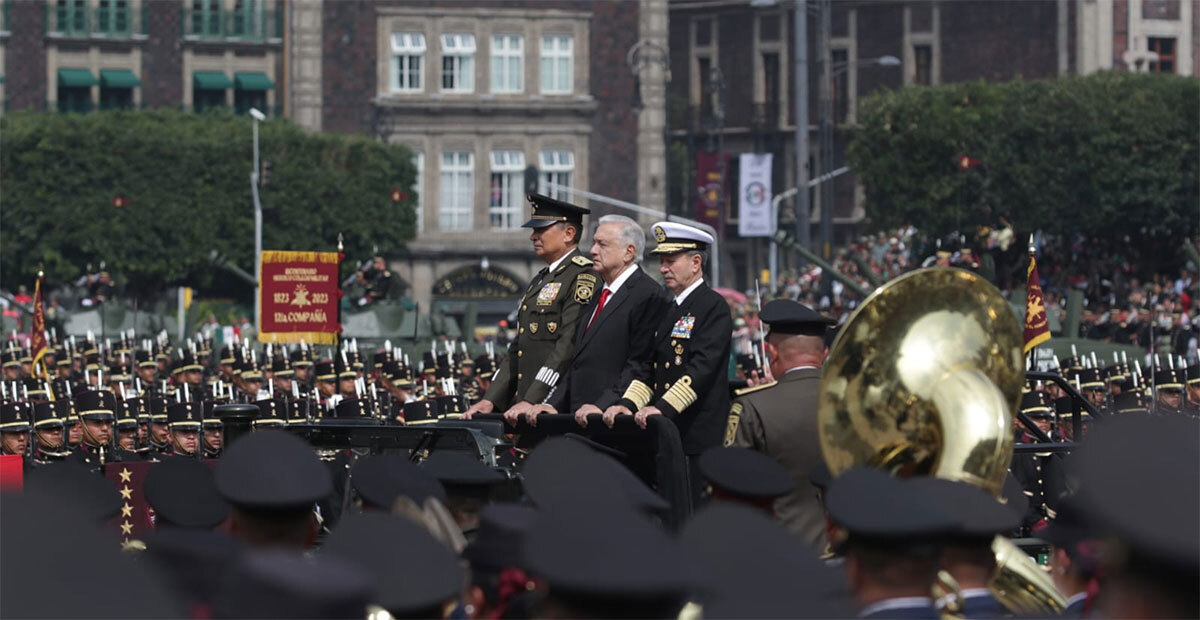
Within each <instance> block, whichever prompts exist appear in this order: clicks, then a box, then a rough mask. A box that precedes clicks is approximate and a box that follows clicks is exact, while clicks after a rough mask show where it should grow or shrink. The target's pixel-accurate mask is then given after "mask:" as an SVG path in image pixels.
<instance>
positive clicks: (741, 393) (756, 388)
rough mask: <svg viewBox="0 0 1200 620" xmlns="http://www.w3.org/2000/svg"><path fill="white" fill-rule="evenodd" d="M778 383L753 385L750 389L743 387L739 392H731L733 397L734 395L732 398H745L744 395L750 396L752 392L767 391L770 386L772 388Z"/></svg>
mask: <svg viewBox="0 0 1200 620" xmlns="http://www.w3.org/2000/svg"><path fill="white" fill-rule="evenodd" d="M778 383H779V382H778V381H771V382H769V383H760V384H759V385H755V386H752V387H744V388H742V389H740V390H735V391H734V392H733V395H734V396H745V395H747V394H752V393H754V392H757V391H759V390H765V389H767V388H769V387H772V386H774V385H776V384H778Z"/></svg>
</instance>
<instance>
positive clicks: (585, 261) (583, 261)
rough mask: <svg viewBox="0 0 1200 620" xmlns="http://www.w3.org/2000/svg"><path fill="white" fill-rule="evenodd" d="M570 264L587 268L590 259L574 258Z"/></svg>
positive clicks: (590, 262) (590, 261)
mask: <svg viewBox="0 0 1200 620" xmlns="http://www.w3.org/2000/svg"><path fill="white" fill-rule="evenodd" d="M571 262H572V263H575V264H576V265H579V266H580V267H589V266H591V264H592V259H590V258H588V257H586V256H576V257H575V258H572V259H571Z"/></svg>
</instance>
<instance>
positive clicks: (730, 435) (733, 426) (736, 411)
mask: <svg viewBox="0 0 1200 620" xmlns="http://www.w3.org/2000/svg"><path fill="white" fill-rule="evenodd" d="M741 420H742V403H733V406H732V407H730V408H729V421H728V422H726V423H725V447H726V448H728V447H729V446H732V445H733V442H734V440H736V439H737V429H738V423H739V422H741Z"/></svg>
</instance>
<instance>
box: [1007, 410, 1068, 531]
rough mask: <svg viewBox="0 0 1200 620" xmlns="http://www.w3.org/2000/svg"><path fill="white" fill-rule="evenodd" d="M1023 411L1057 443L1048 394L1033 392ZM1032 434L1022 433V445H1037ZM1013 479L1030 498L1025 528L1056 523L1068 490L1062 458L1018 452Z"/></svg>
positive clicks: (1013, 465) (1042, 453)
mask: <svg viewBox="0 0 1200 620" xmlns="http://www.w3.org/2000/svg"><path fill="white" fill-rule="evenodd" d="M1021 412H1022V413H1024V414H1025V415H1026V416H1028V417H1029V418H1030V419H1031V420H1033V422H1034V423H1035V424H1036V425H1037V426H1038V428H1039V429H1041V430H1042V432H1044V433H1046V434H1047V435H1049V436H1050V439H1051V440H1055V435H1054V434H1053V428H1052V424H1053V421H1054V412H1053V409H1052V408H1051V406H1050V403H1048V402H1047V401H1046V394H1045V392H1041V391H1037V390H1035V391H1031V392H1026V393H1025V394H1023V395H1022V396H1021ZM1036 441H1037V439H1036V438H1034V437H1033V436H1032V435H1031V434H1028V433H1025V434H1022V435H1021V437H1020V438H1019V440H1018V442H1019V443H1035V442H1036ZM1009 470H1010V471H1012V474H1013V477H1015V478H1016V479H1017V482H1019V483H1020V484H1021V488H1022V489H1023V490H1024V492H1025V496H1026V497H1028V498H1029V511H1028V512H1027V513H1026V515H1025V519H1024V523H1023V526H1024V527H1026V528H1033V527H1034V526H1035V525H1037V523H1038V522H1039V521H1042V520H1047V521H1050V520H1053V519H1054V515H1055V510H1054V507H1055V506H1056V505H1057V502H1058V497H1059V495H1061V494H1062V492H1063V491H1065V490H1066V472H1065V470H1064V468H1063V463H1062V460H1061V459H1060V457H1058V456H1056V455H1055V454H1053V453H1051V452H1034V453H1029V452H1026V453H1014V454H1013V460H1012V465H1011V466H1010V467H1009Z"/></svg>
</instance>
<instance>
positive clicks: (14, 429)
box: [0, 401, 33, 457]
mask: <svg viewBox="0 0 1200 620" xmlns="http://www.w3.org/2000/svg"><path fill="white" fill-rule="evenodd" d="M32 409H33V406H32V405H30V404H29V403H26V402H16V401H14V402H8V403H4V404H3V405H0V454H15V455H17V456H20V457H25V456H27V455H28V453H29V429H30V425H29V420H30V418H31V417H32V415H31V414H32Z"/></svg>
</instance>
